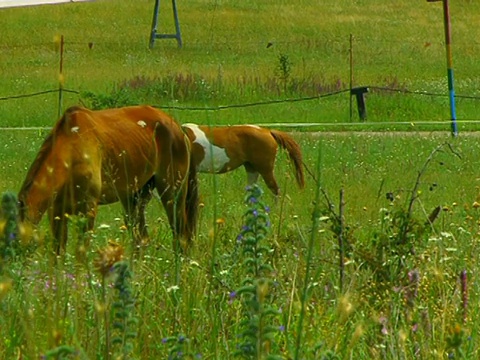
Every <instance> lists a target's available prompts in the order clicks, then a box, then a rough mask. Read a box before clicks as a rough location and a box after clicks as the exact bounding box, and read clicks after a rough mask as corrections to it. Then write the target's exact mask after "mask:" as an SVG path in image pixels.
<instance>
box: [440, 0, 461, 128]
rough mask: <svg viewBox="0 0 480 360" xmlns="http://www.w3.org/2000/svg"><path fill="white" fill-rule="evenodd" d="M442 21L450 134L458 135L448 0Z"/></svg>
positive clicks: (444, 3)
mask: <svg viewBox="0 0 480 360" xmlns="http://www.w3.org/2000/svg"><path fill="white" fill-rule="evenodd" d="M443 20H444V21H443V22H444V24H445V46H446V52H447V77H448V96H449V99H450V115H451V118H452V124H451V125H452V135H453V136H457V135H458V128H457V111H456V108H455V89H454V82H453V60H452V38H451V34H450V10H449V7H448V0H443Z"/></svg>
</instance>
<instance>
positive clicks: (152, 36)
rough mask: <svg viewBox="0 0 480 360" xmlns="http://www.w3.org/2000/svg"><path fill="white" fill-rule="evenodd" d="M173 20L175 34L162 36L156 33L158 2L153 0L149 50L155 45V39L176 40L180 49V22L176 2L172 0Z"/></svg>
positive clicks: (158, 0)
mask: <svg viewBox="0 0 480 360" xmlns="http://www.w3.org/2000/svg"><path fill="white" fill-rule="evenodd" d="M172 9H173V19H174V21H175V34H162V33H158V32H157V27H158V13H159V11H160V0H155V7H154V8H153V20H152V31H151V33H150V49H151V48H153V45H154V44H155V39H177V44H178V47H179V48H181V47H182V45H183V44H182V34H181V32H180V22H179V21H178V12H177V2H176V0H172Z"/></svg>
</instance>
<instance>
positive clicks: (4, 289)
mask: <svg viewBox="0 0 480 360" xmlns="http://www.w3.org/2000/svg"><path fill="white" fill-rule="evenodd" d="M11 288H12V280H6V281H2V282H1V283H0V299H1V298H3V297H4V296H5V295H6V294H7V293H8V292H9V291H10V289H11Z"/></svg>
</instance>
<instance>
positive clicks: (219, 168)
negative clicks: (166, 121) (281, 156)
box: [182, 124, 305, 195]
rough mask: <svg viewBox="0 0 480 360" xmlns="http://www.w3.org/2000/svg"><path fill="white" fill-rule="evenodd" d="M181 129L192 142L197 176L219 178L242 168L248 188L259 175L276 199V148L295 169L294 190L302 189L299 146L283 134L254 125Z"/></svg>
mask: <svg viewBox="0 0 480 360" xmlns="http://www.w3.org/2000/svg"><path fill="white" fill-rule="evenodd" d="M182 126H183V128H184V129H186V133H187V135H188V137H189V138H190V141H191V142H192V153H193V154H192V155H193V161H194V162H195V164H196V166H197V170H198V171H199V172H205V173H216V174H222V173H225V172H228V171H232V170H235V169H236V168H238V167H239V166H242V165H243V166H244V167H245V170H246V171H247V182H248V184H249V185H252V184H253V183H255V182H256V181H257V180H258V176H259V175H261V176H262V177H263V179H264V180H265V183H266V184H267V186H268V188H269V189H270V190H271V191H272V192H273V193H274V194H275V195H278V194H279V187H278V184H277V181H276V180H275V176H274V174H273V168H274V165H275V158H276V155H277V149H278V147H279V146H280V147H281V148H283V149H286V150H287V152H288V155H289V157H290V160H291V163H292V164H293V166H294V167H295V178H296V180H297V184H298V186H299V187H300V188H303V187H304V186H305V180H304V176H303V168H302V165H303V164H302V152H301V150H300V146H299V145H298V144H297V143H296V142H295V140H294V139H293V138H292V137H291V136H290V135H288V134H287V133H284V132H282V131H277V130H270V129H266V128H262V127H259V126H256V125H235V126H227V127H210V126H202V125H196V124H183V125H182Z"/></svg>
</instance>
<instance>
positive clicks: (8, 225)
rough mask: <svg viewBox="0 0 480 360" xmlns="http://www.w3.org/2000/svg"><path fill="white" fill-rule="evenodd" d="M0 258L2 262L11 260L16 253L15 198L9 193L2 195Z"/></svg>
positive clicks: (16, 210)
mask: <svg viewBox="0 0 480 360" xmlns="http://www.w3.org/2000/svg"><path fill="white" fill-rule="evenodd" d="M0 215H1V225H2V231H1V237H2V241H1V243H0V256H1V259H2V260H3V261H5V260H9V259H13V258H14V257H15V255H16V253H17V252H18V223H17V219H18V209H17V197H16V196H15V194H13V193H11V192H6V193H4V194H3V195H2V204H1V210H0Z"/></svg>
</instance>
